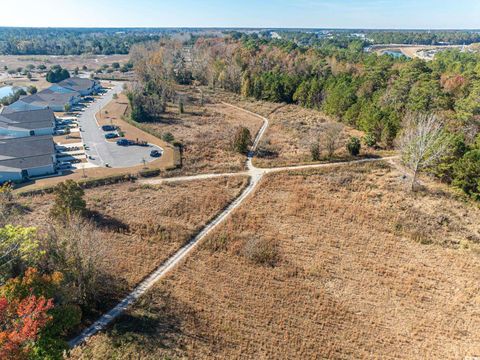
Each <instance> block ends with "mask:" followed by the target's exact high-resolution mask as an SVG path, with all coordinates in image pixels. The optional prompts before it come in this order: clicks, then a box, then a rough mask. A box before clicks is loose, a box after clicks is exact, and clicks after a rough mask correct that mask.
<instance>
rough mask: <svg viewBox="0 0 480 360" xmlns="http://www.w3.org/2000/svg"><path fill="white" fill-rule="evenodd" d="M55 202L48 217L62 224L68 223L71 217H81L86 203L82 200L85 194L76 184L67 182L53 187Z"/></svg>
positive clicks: (70, 181)
mask: <svg viewBox="0 0 480 360" xmlns="http://www.w3.org/2000/svg"><path fill="white" fill-rule="evenodd" d="M55 194H56V197H55V202H54V204H53V208H52V210H51V211H50V215H51V216H52V217H53V218H55V219H58V220H60V221H62V222H69V221H70V220H71V219H72V217H73V216H78V215H83V214H84V213H85V210H86V208H87V203H86V202H85V200H84V199H83V196H84V195H85V192H84V191H83V189H82V188H81V187H80V185H79V184H78V183H76V182H75V181H73V180H67V181H65V182H63V183H60V184H58V185H57V186H56V187H55Z"/></svg>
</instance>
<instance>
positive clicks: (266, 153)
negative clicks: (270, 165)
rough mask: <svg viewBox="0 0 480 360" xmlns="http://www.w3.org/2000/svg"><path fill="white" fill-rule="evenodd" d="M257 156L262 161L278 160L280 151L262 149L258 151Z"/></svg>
mask: <svg viewBox="0 0 480 360" xmlns="http://www.w3.org/2000/svg"><path fill="white" fill-rule="evenodd" d="M256 156H257V157H258V158H260V159H276V158H278V151H275V150H271V149H266V148H260V149H258V150H257V152H256Z"/></svg>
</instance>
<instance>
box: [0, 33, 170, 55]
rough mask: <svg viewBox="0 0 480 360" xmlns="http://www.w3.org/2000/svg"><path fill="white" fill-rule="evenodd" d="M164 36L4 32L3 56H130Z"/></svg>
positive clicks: (1, 37) (0, 36)
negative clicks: (132, 50) (138, 47)
mask: <svg viewBox="0 0 480 360" xmlns="http://www.w3.org/2000/svg"><path fill="white" fill-rule="evenodd" d="M164 34H165V31H164V30H161V29H151V30H149V29H55V28H48V29H39V28H0V54H2V55H82V54H94V55H111V54H128V52H129V51H130V48H131V46H132V45H134V44H137V43H141V42H146V41H157V40H159V39H160V38H161V37H162V36H164Z"/></svg>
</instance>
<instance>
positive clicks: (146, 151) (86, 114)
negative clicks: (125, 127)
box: [78, 82, 162, 168]
mask: <svg viewBox="0 0 480 360" xmlns="http://www.w3.org/2000/svg"><path fill="white" fill-rule="evenodd" d="M112 85H113V88H112V89H110V90H108V92H106V93H105V94H103V95H102V96H101V97H100V98H99V99H97V100H96V101H95V102H93V103H89V104H87V105H88V108H85V109H84V111H83V112H81V113H80V114H81V115H80V116H79V117H78V120H79V123H80V127H81V129H82V130H81V134H82V139H83V142H84V144H85V145H86V146H87V149H88V150H86V154H87V155H88V156H91V157H92V158H93V159H89V160H88V161H89V163H91V164H93V165H96V166H102V167H104V166H106V164H108V165H109V166H110V167H112V168H126V167H132V166H136V165H141V164H143V161H146V162H151V161H154V160H156V158H152V157H151V156H150V152H151V151H152V150H159V151H161V150H162V149H161V148H159V147H158V146H156V145H149V146H135V145H133V146H125V147H124V146H118V145H117V144H116V143H115V142H108V141H106V140H105V137H104V135H105V132H104V131H102V129H101V128H100V127H99V126H98V124H97V121H96V119H95V115H96V114H97V113H98V112H99V111H100V110H101V109H102V108H104V107H105V106H106V105H107V104H108V103H109V102H110V101H112V99H113V94H119V93H121V92H122V84H121V83H113V82H112ZM131 140H135V139H131ZM140 140H141V139H140Z"/></svg>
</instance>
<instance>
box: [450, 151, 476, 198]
mask: <svg viewBox="0 0 480 360" xmlns="http://www.w3.org/2000/svg"><path fill="white" fill-rule="evenodd" d="M453 177H454V179H453V184H454V185H455V186H457V187H459V188H460V189H462V190H463V191H464V192H465V193H466V194H468V195H469V196H471V197H472V198H474V199H475V200H480V150H472V151H469V152H468V153H466V154H465V155H464V156H463V158H461V159H460V160H459V161H458V162H457V163H456V164H455V165H454V170H453Z"/></svg>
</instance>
